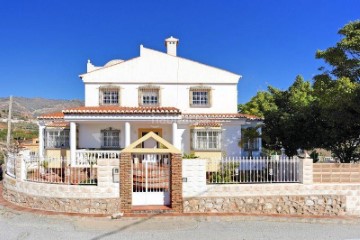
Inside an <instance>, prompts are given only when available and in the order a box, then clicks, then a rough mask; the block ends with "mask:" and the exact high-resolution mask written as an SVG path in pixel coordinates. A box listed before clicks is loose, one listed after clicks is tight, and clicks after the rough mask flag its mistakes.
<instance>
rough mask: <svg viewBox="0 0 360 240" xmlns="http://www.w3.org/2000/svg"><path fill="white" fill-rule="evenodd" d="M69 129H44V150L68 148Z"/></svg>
mask: <svg viewBox="0 0 360 240" xmlns="http://www.w3.org/2000/svg"><path fill="white" fill-rule="evenodd" d="M69 136H70V130H69V129H46V141H45V142H46V148H69Z"/></svg>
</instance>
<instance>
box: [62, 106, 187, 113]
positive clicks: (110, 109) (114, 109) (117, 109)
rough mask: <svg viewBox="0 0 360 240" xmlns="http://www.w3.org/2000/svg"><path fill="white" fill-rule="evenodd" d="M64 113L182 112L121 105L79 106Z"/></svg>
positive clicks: (166, 108) (173, 109) (168, 108)
mask: <svg viewBox="0 0 360 240" xmlns="http://www.w3.org/2000/svg"><path fill="white" fill-rule="evenodd" d="M62 112H63V114H64V115H71V114H174V115H179V114H181V112H180V110H179V109H177V108H175V107H121V106H99V107H77V108H71V109H66V110H63V111H62Z"/></svg>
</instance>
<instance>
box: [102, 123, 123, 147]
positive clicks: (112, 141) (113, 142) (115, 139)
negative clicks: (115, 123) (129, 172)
mask: <svg viewBox="0 0 360 240" xmlns="http://www.w3.org/2000/svg"><path fill="white" fill-rule="evenodd" d="M101 138H102V142H101V147H102V148H118V147H120V131H119V130H114V129H112V128H109V129H104V130H102V131H101Z"/></svg>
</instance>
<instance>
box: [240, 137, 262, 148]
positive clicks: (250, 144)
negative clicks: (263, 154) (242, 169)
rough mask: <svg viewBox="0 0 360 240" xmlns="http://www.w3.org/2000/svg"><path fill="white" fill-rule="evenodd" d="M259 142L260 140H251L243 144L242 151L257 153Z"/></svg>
mask: <svg viewBox="0 0 360 240" xmlns="http://www.w3.org/2000/svg"><path fill="white" fill-rule="evenodd" d="M259 142H260V138H255V139H252V140H249V141H248V142H246V143H244V150H245V151H249V150H252V151H258V150H259Z"/></svg>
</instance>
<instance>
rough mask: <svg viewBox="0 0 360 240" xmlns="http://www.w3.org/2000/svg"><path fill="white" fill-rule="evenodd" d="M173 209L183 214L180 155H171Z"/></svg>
mask: <svg viewBox="0 0 360 240" xmlns="http://www.w3.org/2000/svg"><path fill="white" fill-rule="evenodd" d="M170 183H171V188H170V191H171V192H170V199H171V208H172V209H173V210H174V211H175V212H178V213H182V212H183V197H182V157H181V154H180V153H176V154H172V155H171V181H170Z"/></svg>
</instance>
